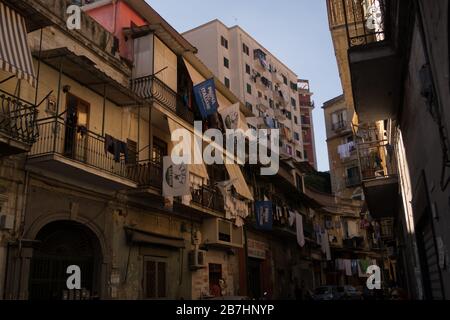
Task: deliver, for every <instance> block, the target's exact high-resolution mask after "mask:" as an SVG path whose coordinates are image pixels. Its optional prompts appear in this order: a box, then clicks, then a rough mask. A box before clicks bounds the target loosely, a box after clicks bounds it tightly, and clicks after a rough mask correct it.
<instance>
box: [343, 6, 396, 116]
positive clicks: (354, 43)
mask: <svg viewBox="0 0 450 320" xmlns="http://www.w3.org/2000/svg"><path fill="white" fill-rule="evenodd" d="M341 1H342V3H341V4H342V5H341V6H340V8H341V10H343V11H344V13H345V14H344V20H345V25H346V31H347V37H348V46H349V50H348V56H349V66H350V73H351V79H352V88H353V96H354V100H355V109H356V112H357V113H358V116H359V119H360V121H362V122H370V121H377V120H384V119H388V118H393V117H395V115H396V113H397V109H396V108H397V105H398V101H399V94H400V84H401V63H400V58H399V55H398V54H397V52H396V48H395V45H394V43H393V39H392V37H391V35H392V34H393V33H392V32H391V28H390V27H391V22H392V19H390V18H391V17H394V16H395V11H396V10H395V4H394V3H395V1H386V0H368V1H352V0H341Z"/></svg>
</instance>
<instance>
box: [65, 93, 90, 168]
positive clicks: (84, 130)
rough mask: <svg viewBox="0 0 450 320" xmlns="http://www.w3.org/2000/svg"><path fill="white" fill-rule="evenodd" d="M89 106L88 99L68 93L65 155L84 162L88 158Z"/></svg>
mask: <svg viewBox="0 0 450 320" xmlns="http://www.w3.org/2000/svg"><path fill="white" fill-rule="evenodd" d="M89 108H90V105H89V103H87V102H86V101H84V100H82V99H80V98H78V97H76V96H74V95H72V94H70V93H68V94H67V113H66V130H65V137H64V155H65V156H66V157H69V158H72V159H74V160H77V161H82V162H86V160H87V150H88V127H89Z"/></svg>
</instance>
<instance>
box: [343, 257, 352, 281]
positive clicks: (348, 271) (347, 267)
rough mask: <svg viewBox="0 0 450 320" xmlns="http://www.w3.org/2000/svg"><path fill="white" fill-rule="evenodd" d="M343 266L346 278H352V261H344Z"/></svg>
mask: <svg viewBox="0 0 450 320" xmlns="http://www.w3.org/2000/svg"><path fill="white" fill-rule="evenodd" d="M344 266H345V275H346V276H347V277H351V276H352V261H351V260H349V259H344Z"/></svg>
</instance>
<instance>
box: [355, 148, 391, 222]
mask: <svg viewBox="0 0 450 320" xmlns="http://www.w3.org/2000/svg"><path fill="white" fill-rule="evenodd" d="M389 149H391V146H390V145H388V144H387V142H385V141H373V142H368V143H359V144H358V155H359V161H360V165H361V173H362V180H363V182H362V185H363V189H364V194H365V196H366V202H367V206H368V209H369V211H370V213H371V215H372V217H374V218H375V219H381V218H388V217H394V216H395V215H396V214H397V212H398V197H399V182H398V176H397V174H396V172H395V164H394V163H393V161H395V159H393V150H391V151H389Z"/></svg>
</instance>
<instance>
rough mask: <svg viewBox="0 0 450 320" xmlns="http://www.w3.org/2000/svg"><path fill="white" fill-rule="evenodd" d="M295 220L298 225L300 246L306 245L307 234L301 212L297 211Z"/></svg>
mask: <svg viewBox="0 0 450 320" xmlns="http://www.w3.org/2000/svg"><path fill="white" fill-rule="evenodd" d="M295 221H296V225H297V243H298V245H299V246H300V247H302V248H303V247H304V246H305V235H304V234H303V216H302V215H301V214H300V213H298V212H297V213H296V216H295Z"/></svg>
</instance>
